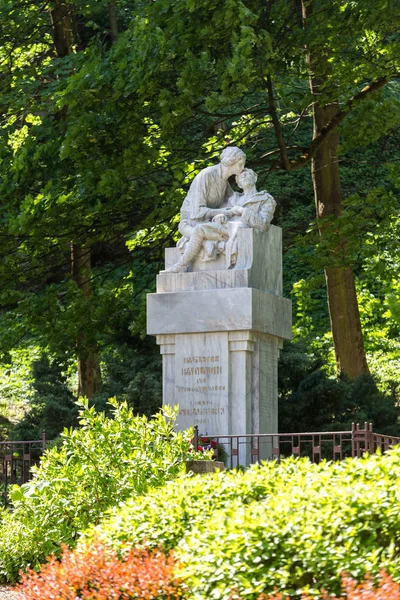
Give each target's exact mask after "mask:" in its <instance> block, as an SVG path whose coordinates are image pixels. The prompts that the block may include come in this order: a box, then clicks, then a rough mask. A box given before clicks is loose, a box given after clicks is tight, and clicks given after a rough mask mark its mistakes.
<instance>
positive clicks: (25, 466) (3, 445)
mask: <svg viewBox="0 0 400 600" xmlns="http://www.w3.org/2000/svg"><path fill="white" fill-rule="evenodd" d="M45 449H46V433H45V432H44V431H43V433H42V439H41V440H30V441H16V442H11V441H8V442H0V465H1V467H0V504H1V503H2V504H3V505H5V506H6V505H7V502H8V491H9V486H10V485H12V484H14V483H18V484H19V485H22V484H23V483H26V482H27V481H29V479H30V478H31V476H32V474H31V467H32V466H33V465H36V464H38V462H39V460H40V457H41V456H42V454H43V452H44V451H45Z"/></svg>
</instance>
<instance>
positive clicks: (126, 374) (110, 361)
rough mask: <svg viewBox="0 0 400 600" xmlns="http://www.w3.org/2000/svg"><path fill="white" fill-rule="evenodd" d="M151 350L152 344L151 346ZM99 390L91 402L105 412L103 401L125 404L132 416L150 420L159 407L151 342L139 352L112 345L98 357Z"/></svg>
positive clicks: (158, 366) (159, 390)
mask: <svg viewBox="0 0 400 600" xmlns="http://www.w3.org/2000/svg"><path fill="white" fill-rule="evenodd" d="M154 346H155V344H154ZM101 358H102V373H103V386H102V390H101V392H99V393H97V394H95V395H94V396H93V397H92V399H91V401H92V402H93V403H94V405H95V406H96V408H97V410H107V404H106V402H107V399H108V398H111V397H116V398H117V399H118V400H121V401H122V400H126V402H127V403H128V405H129V406H131V407H132V408H133V410H134V412H135V413H136V414H144V415H146V416H148V417H151V416H152V415H153V414H154V413H156V412H157V411H158V410H159V409H160V407H161V405H162V377H161V360H160V356H159V351H158V348H157V347H156V348H153V345H152V344H151V342H149V341H148V343H147V344H146V343H145V342H144V341H143V342H142V343H141V348H140V349H139V350H138V349H137V348H131V347H129V346H127V345H123V346H122V345H118V346H117V345H115V346H114V347H113V348H110V349H109V350H108V351H105V352H103V353H102V357H101Z"/></svg>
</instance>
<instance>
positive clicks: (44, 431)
mask: <svg viewBox="0 0 400 600" xmlns="http://www.w3.org/2000/svg"><path fill="white" fill-rule="evenodd" d="M42 449H43V452H44V451H45V450H46V430H45V429H43V431H42Z"/></svg>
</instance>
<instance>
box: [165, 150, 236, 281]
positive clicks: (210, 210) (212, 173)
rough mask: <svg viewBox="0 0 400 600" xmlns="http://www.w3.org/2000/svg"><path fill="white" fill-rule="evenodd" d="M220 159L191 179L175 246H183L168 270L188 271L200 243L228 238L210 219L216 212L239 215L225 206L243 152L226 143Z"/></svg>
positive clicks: (216, 222)
mask: <svg viewBox="0 0 400 600" xmlns="http://www.w3.org/2000/svg"><path fill="white" fill-rule="evenodd" d="M220 160H221V162H220V163H219V164H218V165H215V166H213V167H207V168H205V169H203V170H202V171H200V172H199V173H198V174H197V175H196V177H195V178H194V179H193V181H192V183H191V186H190V188H189V192H188V194H187V196H186V198H185V200H184V201H183V204H182V207H181V220H180V223H179V231H180V233H181V234H182V235H183V238H182V240H180V241H179V242H178V247H180V248H181V249H183V254H182V256H181V258H180V259H179V261H178V262H177V263H175V264H174V265H172V266H171V267H169V268H168V269H166V271H167V272H170V273H181V272H185V271H187V270H188V268H189V266H190V265H191V263H192V262H193V261H194V260H195V259H196V258H197V256H198V254H199V252H200V250H201V249H202V247H203V242H205V241H206V242H207V241H210V242H223V241H226V240H227V239H228V233H227V228H226V226H224V225H223V224H222V223H220V222H218V220H219V219H217V221H213V220H212V219H213V218H214V217H216V216H217V215H224V216H225V217H227V218H229V217H233V216H235V215H239V213H240V211H239V210H238V209H237V207H236V206H231V207H228V200H229V198H230V197H231V196H233V195H234V191H233V190H232V188H231V186H230V185H229V183H228V179H229V177H230V176H231V175H239V174H240V173H241V172H242V171H243V168H244V165H245V161H246V155H245V153H244V152H243V151H242V150H240V148H237V147H235V146H228V147H227V148H225V150H223V152H222V153H221V156H220Z"/></svg>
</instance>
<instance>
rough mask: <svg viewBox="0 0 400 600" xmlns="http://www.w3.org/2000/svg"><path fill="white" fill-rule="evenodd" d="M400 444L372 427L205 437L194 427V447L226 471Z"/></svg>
mask: <svg viewBox="0 0 400 600" xmlns="http://www.w3.org/2000/svg"><path fill="white" fill-rule="evenodd" d="M397 444H400V438H398V437H394V436H388V435H381V434H379V433H375V432H374V431H373V429H372V423H364V428H361V427H360V425H359V424H357V425H355V424H354V423H353V425H352V428H351V430H350V431H319V432H302V433H264V434H248V435H206V436H203V435H201V434H200V433H199V429H198V426H197V425H196V426H195V427H194V439H193V446H194V447H195V448H199V449H212V450H213V453H214V458H215V459H216V460H222V461H223V462H225V465H226V466H227V467H228V468H235V467H238V466H247V465H249V464H252V463H257V462H260V461H261V460H276V461H277V462H279V461H280V460H281V459H282V458H285V457H288V456H304V457H308V458H309V459H310V460H311V461H312V462H319V461H320V460H322V459H324V458H325V459H327V460H334V461H337V460H342V459H343V458H346V457H353V458H359V457H361V456H362V455H363V454H364V453H365V452H369V453H370V454H373V453H375V452H376V451H377V450H378V449H380V450H381V451H382V452H385V451H386V450H388V449H389V448H390V447H392V446H395V445H397Z"/></svg>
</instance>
